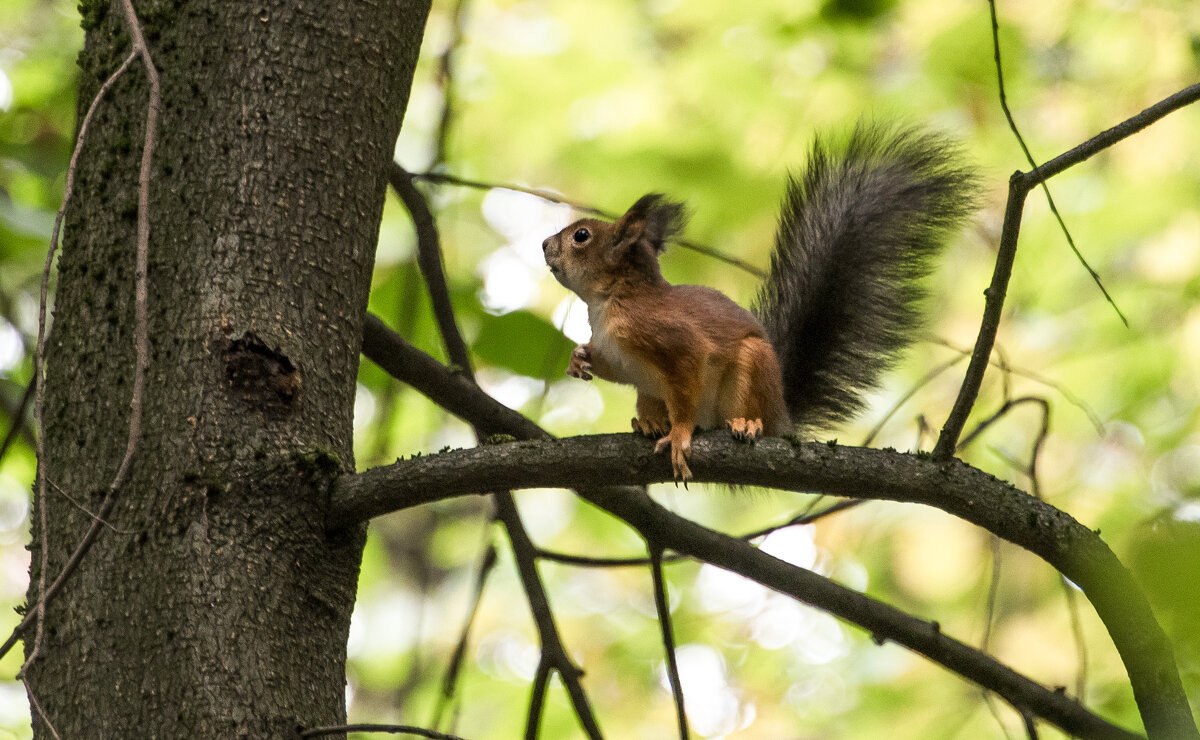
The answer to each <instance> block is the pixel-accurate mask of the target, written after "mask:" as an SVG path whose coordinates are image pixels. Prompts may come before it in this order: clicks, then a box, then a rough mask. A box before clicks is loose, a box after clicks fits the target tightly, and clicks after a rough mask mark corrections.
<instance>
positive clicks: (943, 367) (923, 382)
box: [862, 351, 970, 447]
mask: <svg viewBox="0 0 1200 740" xmlns="http://www.w3.org/2000/svg"><path fill="white" fill-rule="evenodd" d="M968 354H970V353H968V352H966V351H963V352H962V354H961V355H959V356H958V357H954V358H952V359H949V360H946V361H945V362H943V363H942V364H940V365H938V366H936V367H934V368H933V369H932V370H930V371H929V372H927V373H925V375H923V376H921V378H920V380H918V381H917V382H915V383H913V384H912V387H910V388H909V389H908V390H907V391H906V392H905V393H904V395H902V396H900V398H898V399H896V402H895V403H893V404H892V407H891V408H890V409H888V410H887V413H885V414H884V415H883V416H882V417H881V418H880V419H879V421H877V422H876V423H875V426H873V427H871V431H870V432H869V433H868V434H867V436H866V438H865V439H863V441H862V446H863V447H869V446H870V445H871V443H872V442H874V441H875V437H877V436H879V433H880V432H881V431H883V427H884V425H885V424H887V423H888V420H889V419H891V418H892V417H893V416H894V415H895V414H896V412H897V411H899V410H900V407H901V406H903V405H904V404H906V403H908V401H909V399H911V398H912V397H913V396H915V395H917V391H919V390H921V389H922V388H924V387H925V386H927V385H929V384H930V383H931V382H933V380H934V379H935V378H937V376H939V375H941V374H942V373H944V372H946V371H947V370H949V369H950V368H952V367H954V366H955V365H957V364H958V363H959V362H960V361H962V358H963V357H965V356H967V355H968Z"/></svg>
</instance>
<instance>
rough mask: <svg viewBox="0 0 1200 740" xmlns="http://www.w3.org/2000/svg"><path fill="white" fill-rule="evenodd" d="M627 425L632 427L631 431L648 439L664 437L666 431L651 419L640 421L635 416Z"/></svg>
mask: <svg viewBox="0 0 1200 740" xmlns="http://www.w3.org/2000/svg"><path fill="white" fill-rule="evenodd" d="M629 423H630V424H631V425H632V426H633V431H635V432H637V433H638V434H640V435H642V436H643V437H649V438H650V439H658V438H659V437H665V436H666V434H667V431H668V429H667V427H665V426H663V425H661V424H659V423H658V422H656V421H654V420H653V419H641V418H638V417H636V416H635V417H633V418H632V419H630V420H629ZM656 451H657V450H656Z"/></svg>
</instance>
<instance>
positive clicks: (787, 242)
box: [754, 124, 976, 429]
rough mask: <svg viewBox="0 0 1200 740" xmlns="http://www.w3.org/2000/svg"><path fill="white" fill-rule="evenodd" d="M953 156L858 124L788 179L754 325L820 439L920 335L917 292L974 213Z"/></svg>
mask: <svg viewBox="0 0 1200 740" xmlns="http://www.w3.org/2000/svg"><path fill="white" fill-rule="evenodd" d="M975 192H976V179H975V176H974V175H973V174H972V173H971V172H970V171H969V170H968V169H966V168H965V167H964V165H963V164H962V158H961V154H960V150H959V148H958V147H957V146H956V145H955V144H954V143H952V142H950V141H948V140H947V139H945V138H943V137H941V136H938V135H935V134H931V133H926V132H921V131H917V130H914V129H900V128H896V127H892V126H886V125H862V124H860V125H859V126H858V127H857V128H856V129H855V131H854V133H853V134H852V135H851V137H850V139H849V141H848V142H846V144H845V145H844V146H843V147H839V148H837V149H836V150H834V149H831V148H830V147H829V146H828V145H826V144H824V143H822V142H821V141H817V142H816V143H814V145H813V148H812V154H811V156H810V158H809V162H808V167H807V169H806V171H805V172H804V173H803V175H802V176H801V177H800V178H798V179H797V178H791V179H790V180H789V183H788V190H787V195H786V197H785V200H784V204H783V208H782V211H781V214H780V224H779V231H778V234H777V235H776V242H775V249H774V251H773V254H772V256H771V268H770V272H769V274H768V276H767V279H766V281H765V282H764V283H763V287H762V290H761V291H760V293H759V296H758V300H757V301H756V305H755V307H754V313H755V314H756V315H757V316H758V318H759V320H760V321H762V323H763V326H764V327H765V328H766V330H767V334H768V336H769V337H770V339H771V342H772V344H773V345H774V346H775V350H776V353H777V354H778V356H779V364H780V366H781V368H782V370H783V385H784V393H785V397H786V401H787V406H788V411H789V413H790V415H791V418H792V422H793V424H795V425H796V426H797V427H800V428H809V429H814V428H821V427H826V426H829V425H831V424H833V423H835V422H839V421H843V420H845V419H846V418H848V417H850V416H852V415H853V414H854V413H856V412H857V411H859V410H860V409H861V407H862V405H863V395H864V394H865V392H866V391H868V390H869V389H870V388H872V387H873V386H874V385H875V384H876V383H877V382H878V381H879V378H880V376H881V375H882V374H883V372H884V371H886V370H887V369H888V368H890V367H891V366H892V365H893V364H894V363H895V362H896V360H897V359H898V357H899V355H900V353H901V351H902V350H903V349H904V348H905V347H906V346H907V345H908V344H909V343H910V342H911V341H912V340H913V338H914V336H915V334H916V332H917V330H918V329H919V328H920V326H921V323H922V322H921V315H920V312H919V310H918V307H919V306H918V304H919V303H920V300H921V298H922V296H923V295H924V292H923V290H922V288H921V285H920V283H921V280H922V278H924V277H925V276H926V275H927V274H928V273H929V272H930V270H931V269H932V265H933V258H934V257H935V256H936V255H937V254H938V252H940V251H941V249H942V247H943V245H944V243H945V242H946V241H947V239H948V238H949V237H950V236H951V235H952V234H953V233H954V232H955V231H957V230H958V229H959V227H960V226H961V225H962V224H963V223H964V222H965V221H966V219H967V218H968V217H969V215H970V214H971V212H972V211H973V210H974V202H975Z"/></svg>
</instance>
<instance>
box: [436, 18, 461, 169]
mask: <svg viewBox="0 0 1200 740" xmlns="http://www.w3.org/2000/svg"><path fill="white" fill-rule="evenodd" d="M467 2H468V0H457V2H455V3H454V9H453V10H452V11H451V15H450V41H449V42H448V43H447V44H446V49H445V50H444V51H443V52H442V53H441V55H440V56H438V61H437V67H438V84H440V85H441V86H442V111H441V115H439V116H438V125H437V138H436V147H435V149H434V155H433V166H432V167H430V169H437V167H438V166H439V165H440V164H441V163H442V162H445V161H446V148H447V145H448V143H449V139H450V126H451V123H452V122H453V120H454V57H455V55H456V54H457V52H458V48H459V46H461V45H462V41H463V29H464V28H465V27H466V22H467Z"/></svg>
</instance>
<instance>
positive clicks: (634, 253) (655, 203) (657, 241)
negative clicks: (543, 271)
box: [542, 193, 687, 301]
mask: <svg viewBox="0 0 1200 740" xmlns="http://www.w3.org/2000/svg"><path fill="white" fill-rule="evenodd" d="M686 218H687V217H686V212H685V210H684V207H683V205H682V204H680V203H675V202H673V201H670V200H667V199H666V198H665V197H664V196H662V195H659V194H658V193H650V194H649V195H643V196H642V197H641V198H639V199H638V201H637V202H636V203H634V204H633V205H632V206H630V207H629V210H628V211H626V212H625V215H624V216H621V218H619V219H617V221H616V222H615V223H608V222H607V221H600V220H598V219H594V218H584V219H580V220H578V221H576V222H575V223H573V224H571V225H570V226H568V227H567V228H565V229H563V230H562V231H560V232H558V233H557V234H555V235H554V236H551V237H549V238H548V239H546V240H545V241H543V242H542V253H543V254H544V255H545V257H546V264H547V265H549V267H550V273H551V274H552V275H554V277H555V278H556V279H557V280H558V282H560V283H562V284H563V285H564V286H566V287H567V288H568V289H570V290H572V291H574V292H575V293H577V294H578V295H579V297H580V298H582V299H584V300H585V301H589V300H591V299H593V298H601V297H605V296H607V295H608V294H609V293H610V292H611V291H612V290H613V289H614V288H615V287H616V286H618V285H620V284H621V283H623V282H635V283H636V282H640V281H646V280H648V281H658V280H661V279H662V274H661V273H660V272H659V269H658V255H659V253H661V252H662V251H663V250H664V249H665V248H666V246H667V240H668V239H670V238H671V237H672V236H674V235H675V234H677V233H678V232H679V231H680V230H681V229H682V228H683V224H684V222H685V221H686Z"/></svg>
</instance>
